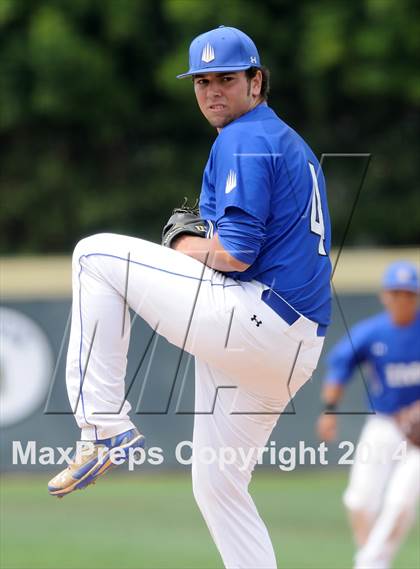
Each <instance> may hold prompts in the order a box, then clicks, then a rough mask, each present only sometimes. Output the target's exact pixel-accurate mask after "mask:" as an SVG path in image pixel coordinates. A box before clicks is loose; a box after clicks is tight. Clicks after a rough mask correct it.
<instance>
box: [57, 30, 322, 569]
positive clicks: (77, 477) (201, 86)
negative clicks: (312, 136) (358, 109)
mask: <svg viewBox="0 0 420 569" xmlns="http://www.w3.org/2000/svg"><path fill="white" fill-rule="evenodd" d="M185 76H188V77H192V78H193V85H194V91H195V95H196V98H197V102H198V104H199V107H200V109H201V111H202V113H203V114H204V116H205V117H206V118H207V119H208V121H209V122H210V124H211V125H213V126H214V127H216V128H217V129H218V132H219V136H218V137H217V139H216V141H215V143H214V145H213V147H212V150H211V153H210V158H209V161H208V163H207V166H206V169H205V172H204V177H203V186H202V191H201V196H200V213H201V216H202V218H204V219H202V220H201V221H200V223H198V222H197V223H196V224H192V225H196V231H197V235H200V236H194V235H193V236H191V235H182V234H181V233H180V232H179V231H178V232H177V233H176V237H177V239H176V240H175V239H173V240H172V239H169V237H171V236H174V235H175V234H174V233H172V229H170V230H168V231H169V233H167V232H166V230H165V231H164V239H163V242H164V243H165V245H166V247H162V246H160V245H157V244H155V243H150V242H148V241H144V240H141V239H135V238H132V237H126V236H122V235H109V234H101V235H95V236H92V237H88V238H87V239H84V240H82V241H81V242H79V244H78V245H77V247H76V249H75V251H74V255H73V309H72V310H73V313H72V328H71V334H70V345H69V351H68V359H67V387H68V393H69V398H70V402H71V404H72V407H73V409H75V416H76V419H77V422H78V425H79V426H80V428H81V429H82V439H83V440H86V441H91V442H92V443H93V449H92V452H91V453H90V454H89V455H87V456H84V457H82V456H80V457H76V460H75V461H74V464H72V465H70V467H69V468H68V469H66V470H64V471H63V472H62V473H60V474H58V475H57V476H56V477H55V478H54V479H53V480H51V481H50V484H49V491H50V493H51V494H53V495H57V496H61V495H64V494H66V493H69V492H71V491H73V490H74V489H76V488H79V487H81V486H83V485H86V484H89V483H90V482H92V481H93V480H95V479H96V478H97V477H98V476H100V475H101V474H102V473H103V472H105V471H106V469H107V468H108V466H109V465H110V461H109V454H110V453H111V450H112V449H113V448H114V447H117V446H119V447H121V446H122V447H124V449H129V448H130V447H133V446H138V445H141V444H143V437H142V436H141V435H140V434H139V433H138V432H137V430H136V429H135V427H134V425H133V423H132V422H131V420H130V418H129V416H128V412H129V410H130V406H129V404H128V402H127V401H125V400H124V399H125V398H124V376H125V370H126V363H127V362H126V359H127V349H128V343H129V335H130V321H129V314H128V307H130V308H132V309H133V310H135V311H136V312H137V313H138V314H140V315H141V316H142V317H143V318H144V320H145V321H146V322H148V324H149V325H150V326H151V327H152V328H153V329H154V330H156V331H157V332H158V333H159V334H161V335H163V336H164V337H165V338H166V339H167V340H168V341H170V342H171V343H173V344H175V345H176V346H178V347H180V348H183V349H185V350H187V351H188V352H189V353H191V354H193V355H194V356H195V357H196V388H195V397H196V400H195V422H194V435H193V466H192V475H193V490H194V495H195V498H196V500H197V503H198V505H199V507H200V509H201V512H202V514H203V516H204V518H205V520H206V523H207V525H208V527H209V529H210V532H211V535H212V537H213V539H214V541H215V543H216V545H217V547H218V549H219V552H220V554H221V556H222V559H223V562H224V564H225V566H226V567H228V568H236V569H238V568H251V567H252V568H253V569H257V568H264V569H272V568H274V567H276V560H275V555H274V551H273V547H272V544H271V541H270V538H269V535H268V532H267V529H266V527H265V525H264V523H263V521H262V520H261V518H260V516H259V514H258V512H257V510H256V507H255V504H254V503H253V501H252V498H251V496H250V494H249V492H248V485H249V482H250V479H251V474H252V471H253V468H254V466H255V464H256V461H257V458H258V451H257V449H258V448H261V447H264V446H265V444H266V442H267V440H268V437H269V436H270V434H271V432H272V430H273V428H274V426H275V424H276V422H277V419H278V416H279V414H280V413H281V411H282V410H283V409H284V408H285V407H286V405H287V403H288V402H289V400H290V397H291V396H293V395H294V394H295V393H296V391H297V390H298V389H299V388H300V387H301V386H302V385H303V384H304V383H305V382H306V381H307V380H308V379H309V378H310V376H311V375H312V372H313V370H314V368H315V367H316V365H317V362H318V359H319V355H320V352H321V349H322V345H323V339H324V335H325V330H326V327H327V325H328V324H329V321H330V284H329V280H330V261H329V257H328V252H329V248H330V226H329V214H328V208H327V201H326V193H325V184H324V178H323V175H322V171H321V169H320V166H319V163H318V161H317V159H316V157H315V155H314V154H313V152H312V151H311V149H310V148H309V147H308V146H307V144H306V143H305V142H304V141H303V140H302V138H301V137H300V136H299V135H298V134H297V133H296V132H294V131H293V130H292V129H291V128H290V127H289V126H287V125H286V124H285V123H284V122H283V121H281V120H280V119H279V118H278V117H277V115H276V114H275V113H274V111H273V110H272V109H270V108H269V107H268V106H267V104H266V96H267V93H268V73H267V72H266V71H265V70H264V69H263V68H262V66H261V63H260V58H259V54H258V51H257V49H256V47H255V45H254V43H253V42H252V40H251V39H250V38H249V37H248V36H247V35H245V34H244V33H242V32H241V31H240V30H237V29H235V28H227V27H226V28H225V27H223V26H222V27H219V28H217V29H215V30H211V31H210V32H207V33H205V34H202V35H200V36H198V37H197V38H196V39H195V40H194V41H193V42H192V44H191V46H190V69H189V71H188V72H187V73H185V74H182V75H181V76H180V77H185ZM210 222H211V223H210ZM169 225H170V224H169ZM211 225H213V226H214V228H215V233H214V235H213V236H211V232H209V231H207V229H208V228H209V227H211ZM203 227H204V230H203ZM206 228H207V229H206ZM178 229H179V227H178ZM191 231H192V229H191V224H190V225H189V227H188V230H187V229H186V233H191ZM168 235H169V237H168ZM204 235H206V236H207V237H208V238H207V239H203V238H202V236H204ZM120 323H121V325H120ZM220 388H224V389H220ZM216 396H217V398H216ZM208 447H210V448H214V449H215V450H216V451H217V450H218V449H221V448H226V449H227V448H229V449H234V450H235V449H236V450H239V449H240V450H241V451H242V452H245V453H246V455H247V456H248V457H249V458H250V460H249V461H247V467H246V468H243V464H242V463H241V462H240V461H239V460H238V461H235V462H233V463H232V464H230V465H226V467H225V468H223V469H221V468H219V465H218V464H217V462H214V461H213V462H212V463H211V464H209V463H208V462H209V461H204V460H200V458H201V451H202V450H203V449H204V448H208ZM104 450H105V455H104V453H103V452H102V453H101V454H102V456H105V462H104V460H101V459H100V458H99V454H100V451H104ZM108 451H109V452H108Z"/></svg>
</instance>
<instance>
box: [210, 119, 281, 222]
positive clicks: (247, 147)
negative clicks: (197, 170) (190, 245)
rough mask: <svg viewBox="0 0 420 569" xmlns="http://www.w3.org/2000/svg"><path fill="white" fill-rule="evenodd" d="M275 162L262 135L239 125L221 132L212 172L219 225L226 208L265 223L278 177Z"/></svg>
mask: <svg viewBox="0 0 420 569" xmlns="http://www.w3.org/2000/svg"><path fill="white" fill-rule="evenodd" d="M274 162H275V157H273V155H272V153H271V152H270V149H269V147H268V144H267V142H266V140H265V139H264V138H263V137H262V136H257V135H255V134H253V133H249V132H245V131H244V130H243V129H241V128H238V126H237V125H232V127H229V126H228V127H226V128H225V129H223V130H222V131H221V133H220V134H219V138H218V140H217V144H216V152H215V156H214V171H213V185H214V188H215V198H216V222H217V221H218V220H219V219H220V218H221V217H222V216H223V215H224V213H225V210H226V209H227V208H229V207H234V208H238V209H241V210H243V211H244V212H246V213H248V214H249V215H251V216H253V217H256V218H257V219H259V220H260V221H261V222H262V223H263V224H265V223H266V221H267V218H268V215H269V213H270V201H271V188H272V187H273V183H274V178H275V163H274Z"/></svg>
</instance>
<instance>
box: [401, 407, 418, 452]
mask: <svg viewBox="0 0 420 569" xmlns="http://www.w3.org/2000/svg"><path fill="white" fill-rule="evenodd" d="M397 423H398V424H399V427H400V429H401V430H402V432H403V433H404V435H405V436H406V438H407V441H409V442H410V443H411V444H413V445H415V446H417V447H420V402H416V403H414V404H411V405H409V406H408V407H406V408H404V409H403V410H402V411H400V413H399V414H398V415H397Z"/></svg>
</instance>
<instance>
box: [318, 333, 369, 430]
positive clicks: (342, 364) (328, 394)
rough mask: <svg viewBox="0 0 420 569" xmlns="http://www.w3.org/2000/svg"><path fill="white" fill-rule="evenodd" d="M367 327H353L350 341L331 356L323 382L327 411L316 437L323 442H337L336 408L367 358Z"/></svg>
mask: <svg viewBox="0 0 420 569" xmlns="http://www.w3.org/2000/svg"><path fill="white" fill-rule="evenodd" d="M367 336H368V335H367V333H366V327H365V325H364V324H363V323H360V324H359V325H357V326H355V327H353V328H352V329H351V331H350V335H349V336H348V337H345V338H342V339H341V341H340V342H339V343H338V344H337V345H336V346H334V348H333V349H332V350H331V352H330V354H329V356H328V358H327V359H328V372H327V376H326V378H325V380H324V384H323V388H322V393H321V399H322V401H323V403H324V406H325V407H324V411H323V412H322V414H321V415H320V417H319V419H318V421H317V425H316V427H317V433H318V436H319V438H320V439H321V440H324V441H333V440H334V439H336V438H337V415H336V414H335V412H334V411H335V408H336V406H337V405H338V404H339V403H340V401H341V399H342V397H343V394H344V391H345V389H346V385H347V383H348V382H349V381H350V379H351V377H352V376H353V372H354V370H355V368H356V365H357V364H360V363H362V362H363V361H364V360H365V358H366V354H365V344H366V338H367Z"/></svg>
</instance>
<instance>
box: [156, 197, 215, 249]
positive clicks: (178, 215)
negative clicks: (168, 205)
mask: <svg viewBox="0 0 420 569" xmlns="http://www.w3.org/2000/svg"><path fill="white" fill-rule="evenodd" d="M186 204H187V199H186V198H185V200H184V203H183V204H182V206H181V207H178V208H175V209H174V210H173V211H172V215H171V217H170V218H169V219H168V221H167V223H166V225H165V227H164V228H163V231H162V245H163V246H164V247H172V245H173V243H174V241H175V240H176V239H177V238H178V237H180V236H181V235H193V236H195V237H202V238H204V239H211V238H212V237H213V223H212V222H211V221H207V220H206V219H203V218H201V217H200V212H199V211H198V208H197V207H195V205H194V207H188V206H187V205H186Z"/></svg>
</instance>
